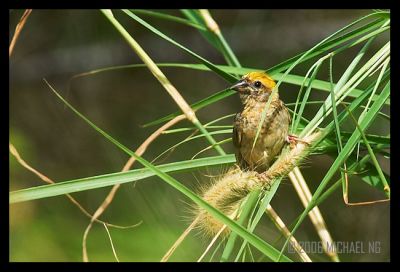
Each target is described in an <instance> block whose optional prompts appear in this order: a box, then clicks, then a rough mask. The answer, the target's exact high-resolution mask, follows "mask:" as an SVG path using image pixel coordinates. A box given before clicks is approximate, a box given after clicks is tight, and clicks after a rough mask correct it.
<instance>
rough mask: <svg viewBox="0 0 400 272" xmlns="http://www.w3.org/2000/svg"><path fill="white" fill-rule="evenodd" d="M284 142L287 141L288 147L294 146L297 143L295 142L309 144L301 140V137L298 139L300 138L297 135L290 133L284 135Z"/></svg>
mask: <svg viewBox="0 0 400 272" xmlns="http://www.w3.org/2000/svg"><path fill="white" fill-rule="evenodd" d="M286 142H288V143H289V145H290V148H294V147H295V146H296V145H297V143H302V144H305V145H310V143H309V142H307V141H303V140H302V139H300V138H299V137H297V136H296V135H291V134H288V136H286Z"/></svg>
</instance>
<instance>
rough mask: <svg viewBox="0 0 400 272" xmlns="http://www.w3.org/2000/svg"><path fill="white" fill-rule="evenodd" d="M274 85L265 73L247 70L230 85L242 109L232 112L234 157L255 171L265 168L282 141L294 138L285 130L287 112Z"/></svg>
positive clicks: (291, 141) (287, 118)
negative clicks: (237, 95)
mask: <svg viewBox="0 0 400 272" xmlns="http://www.w3.org/2000/svg"><path fill="white" fill-rule="evenodd" d="M275 86H276V84H275V81H274V80H273V79H272V78H271V77H270V76H268V75H267V74H265V73H263V72H251V73H248V74H246V75H244V76H243V77H242V79H241V80H240V81H239V82H237V83H236V84H234V85H233V86H232V87H231V89H233V90H235V91H237V92H238V93H239V96H240V100H241V102H242V104H243V110H242V111H241V112H239V113H238V114H236V116H235V121H234V125H233V144H234V146H235V148H236V154H235V155H236V161H237V163H238V164H239V166H240V168H242V169H246V170H254V171H257V172H258V173H262V172H264V171H266V170H267V169H268V168H269V167H270V166H271V164H272V162H273V161H274V160H275V158H276V156H277V155H279V154H280V153H281V151H282V148H283V147H284V145H285V143H286V142H289V143H293V142H295V141H297V140H298V139H297V137H296V136H293V135H289V134H288V132H289V124H290V121H291V118H290V114H289V111H288V109H287V108H286V106H285V104H284V103H283V102H282V100H280V99H279V94H278V92H277V91H275V92H273V89H274V87H275ZM269 99H271V101H270V104H269V105H268V108H267V111H266V116H265V119H264V122H263V124H262V127H261V130H260V133H259V136H258V138H257V141H256V142H255V144H254V141H255V139H256V134H257V130H258V126H259V123H260V121H261V120H262V112H263V110H264V108H265V106H266V104H267V102H268V100H269Z"/></svg>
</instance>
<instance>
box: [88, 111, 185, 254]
mask: <svg viewBox="0 0 400 272" xmlns="http://www.w3.org/2000/svg"><path fill="white" fill-rule="evenodd" d="M185 118H186V117H185V115H183V114H181V115H178V116H176V117H175V118H174V119H172V120H170V121H169V122H167V123H165V124H164V125H163V126H161V127H160V128H159V129H157V130H156V131H155V132H153V133H152V134H151V135H150V136H149V137H148V138H147V139H146V140H145V141H144V142H143V143H142V144H141V145H140V146H139V148H138V149H137V150H136V151H135V153H136V154H137V155H138V156H142V155H143V153H144V152H145V151H146V149H147V147H148V146H149V145H150V144H151V143H152V142H153V141H154V140H155V139H156V138H157V137H158V136H160V135H161V134H162V132H163V131H164V130H166V129H168V128H170V127H171V126H173V125H175V124H176V123H178V122H179V121H182V120H183V119H185ZM135 161H136V159H135V158H134V157H131V158H130V159H129V160H128V161H127V162H126V164H125V165H124V167H123V168H122V172H125V171H128V170H129V169H130V168H131V167H132V165H133V163H134V162H135ZM119 187H120V184H115V185H114V186H113V188H112V189H111V191H110V192H109V193H108V195H107V196H106V198H105V199H104V201H103V203H102V204H101V205H100V206H99V207H98V208H97V210H96V212H95V213H94V214H93V216H92V218H91V220H90V223H89V225H88V226H87V227H86V230H85V232H84V234H83V241H82V251H83V261H84V262H88V261H89V258H88V255H87V249H86V241H87V236H88V234H89V231H90V229H91V228H92V225H93V222H94V221H95V220H97V218H98V217H99V216H100V215H101V214H102V213H103V212H104V211H105V210H106V209H107V207H108V206H109V205H110V203H111V202H112V201H113V199H114V196H115V194H116V193H117V191H118V189H119Z"/></svg>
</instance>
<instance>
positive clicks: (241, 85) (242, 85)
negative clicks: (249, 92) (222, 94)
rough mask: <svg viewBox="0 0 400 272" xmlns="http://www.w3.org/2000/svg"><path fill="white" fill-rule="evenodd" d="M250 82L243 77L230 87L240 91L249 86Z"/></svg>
mask: <svg viewBox="0 0 400 272" xmlns="http://www.w3.org/2000/svg"><path fill="white" fill-rule="evenodd" d="M248 86H249V84H248V83H247V82H246V80H244V79H242V80H239V81H238V82H236V83H235V84H233V85H232V86H231V87H230V89H232V90H234V91H237V92H239V91H240V90H241V89H243V88H246V87H248Z"/></svg>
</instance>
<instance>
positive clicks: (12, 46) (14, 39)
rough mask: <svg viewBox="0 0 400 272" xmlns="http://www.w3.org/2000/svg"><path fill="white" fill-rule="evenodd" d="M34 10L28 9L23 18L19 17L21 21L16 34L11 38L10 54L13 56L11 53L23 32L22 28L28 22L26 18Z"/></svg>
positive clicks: (16, 28)
mask: <svg viewBox="0 0 400 272" xmlns="http://www.w3.org/2000/svg"><path fill="white" fill-rule="evenodd" d="M31 12H32V10H31V9H26V10H25V12H24V14H22V17H21V19H19V22H18V24H17V26H16V27H15V32H14V36H13V38H12V40H11V43H10V47H9V48H8V56H9V57H11V54H12V52H13V50H14V47H15V44H16V43H17V40H18V37H19V34H20V33H21V30H22V29H23V28H24V25H25V23H26V20H27V19H28V17H29V14H31Z"/></svg>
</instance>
